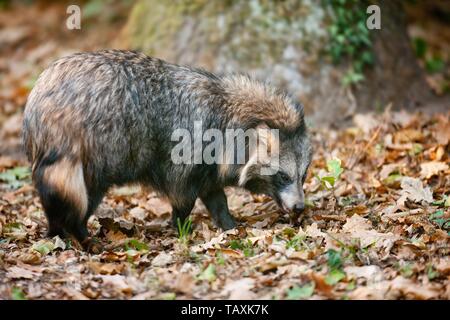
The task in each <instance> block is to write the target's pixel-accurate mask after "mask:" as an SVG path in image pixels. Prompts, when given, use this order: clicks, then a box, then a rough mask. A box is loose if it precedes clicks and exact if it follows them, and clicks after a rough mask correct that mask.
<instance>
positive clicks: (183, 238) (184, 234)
mask: <svg viewBox="0 0 450 320" xmlns="http://www.w3.org/2000/svg"><path fill="white" fill-rule="evenodd" d="M177 227H178V240H179V241H180V242H182V243H185V244H186V243H188V241H189V235H190V234H191V231H192V220H191V219H190V218H187V219H185V220H184V221H183V223H181V220H180V218H177Z"/></svg>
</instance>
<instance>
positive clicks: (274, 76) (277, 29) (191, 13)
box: [119, 0, 428, 125]
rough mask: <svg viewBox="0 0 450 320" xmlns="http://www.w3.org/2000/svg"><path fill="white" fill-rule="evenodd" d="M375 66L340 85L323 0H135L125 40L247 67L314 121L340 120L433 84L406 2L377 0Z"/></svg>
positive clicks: (409, 100) (165, 55)
mask: <svg viewBox="0 0 450 320" xmlns="http://www.w3.org/2000/svg"><path fill="white" fill-rule="evenodd" d="M378 4H379V5H380V7H381V17H382V25H381V27H382V29H381V30H374V31H372V32H373V45H374V46H373V50H374V54H375V65H374V67H373V69H371V70H367V77H366V80H365V81H364V82H362V83H361V84H359V85H358V86H357V87H352V88H350V87H343V85H342V77H343V75H344V73H345V72H346V68H347V67H346V66H345V65H334V64H332V62H331V60H330V58H329V57H328V56H327V55H326V54H324V48H325V47H326V45H327V40H328V34H327V31H326V30H327V29H326V27H327V26H326V24H327V17H328V11H327V10H328V9H327V8H324V7H322V6H321V5H320V2H319V1H317V2H316V1H306V0H304V1H295V0H287V1H283V2H275V1H263V0H260V1H221V2H217V1H206V0H199V1H194V2H193V1H189V0H180V1H173V2H172V1H170V2H169V1H158V0H147V1H142V0H141V1H138V2H137V3H136V5H135V7H134V8H133V10H132V14H131V15H130V18H129V21H128V23H127V25H126V27H125V29H124V30H123V32H122V34H121V36H120V37H119V39H120V42H119V45H120V46H121V47H126V48H132V49H138V50H142V51H144V52H146V53H148V54H150V55H153V56H157V57H160V58H162V59H165V60H168V61H170V62H175V63H179V64H189V65H194V66H198V67H203V68H205V69H207V70H210V71H213V72H217V73H223V72H240V73H248V74H250V75H252V76H254V77H255V78H257V79H260V80H263V81H269V82H271V83H272V84H274V85H275V86H278V87H281V88H282V89H284V90H286V91H287V92H288V93H289V94H290V95H291V96H292V97H293V98H294V99H297V100H299V101H301V102H302V103H303V104H304V105H305V109H306V111H307V113H309V114H310V117H309V119H310V120H311V121H312V122H313V124H315V125H323V124H336V123H339V122H341V121H343V120H345V119H348V118H349V117H350V116H351V115H352V114H353V113H354V112H355V111H356V109H357V108H358V109H360V110H374V108H375V107H376V106H380V107H384V106H385V105H386V104H388V103H390V102H392V103H393V104H394V107H397V108H401V107H409V106H413V105H415V104H416V103H417V102H418V101H420V98H423V97H424V96H426V94H427V92H428V87H427V85H426V83H425V81H424V78H423V74H422V72H421V69H420V68H419V66H418V65H417V62H416V59H415V57H414V54H413V52H412V50H411V47H410V41H409V38H408V36H407V33H406V27H405V21H404V19H403V17H402V8H401V5H400V4H399V3H398V2H397V1H393V0H379V1H378Z"/></svg>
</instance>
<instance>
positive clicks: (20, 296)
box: [11, 287, 27, 300]
mask: <svg viewBox="0 0 450 320" xmlns="http://www.w3.org/2000/svg"><path fill="white" fill-rule="evenodd" d="M11 298H12V299H13V300H27V297H26V296H25V293H24V292H23V290H22V288H19V287H14V288H12V289H11Z"/></svg>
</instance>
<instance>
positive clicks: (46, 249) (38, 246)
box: [31, 240, 55, 256]
mask: <svg viewBox="0 0 450 320" xmlns="http://www.w3.org/2000/svg"><path fill="white" fill-rule="evenodd" d="M31 248H32V249H33V250H35V251H37V252H39V253H40V254H41V255H42V256H45V255H47V254H49V253H50V252H52V251H53V249H55V245H54V244H53V242H51V241H48V240H41V241H38V242H36V243H34V244H33V246H32V247H31Z"/></svg>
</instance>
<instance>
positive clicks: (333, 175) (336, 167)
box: [316, 158, 344, 189]
mask: <svg viewBox="0 0 450 320" xmlns="http://www.w3.org/2000/svg"><path fill="white" fill-rule="evenodd" d="M343 172H344V169H343V168H342V166H341V160H340V159H337V158H335V159H332V160H328V161H327V175H325V176H323V177H319V176H317V175H316V178H317V179H319V181H320V183H321V184H322V186H323V187H324V188H326V189H333V188H334V185H335V184H336V181H338V180H339V178H340V177H341V174H342V173H343Z"/></svg>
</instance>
